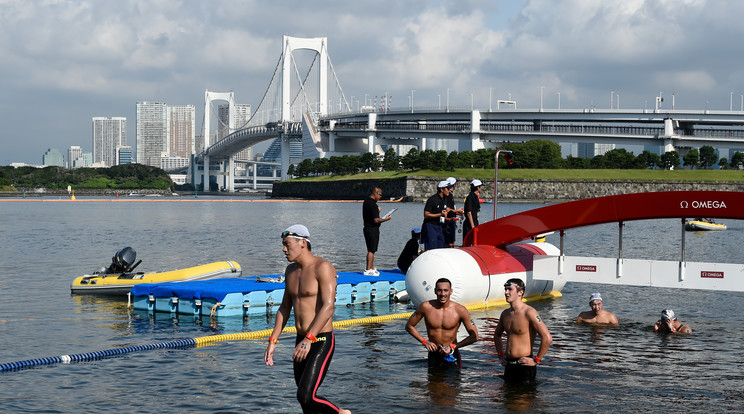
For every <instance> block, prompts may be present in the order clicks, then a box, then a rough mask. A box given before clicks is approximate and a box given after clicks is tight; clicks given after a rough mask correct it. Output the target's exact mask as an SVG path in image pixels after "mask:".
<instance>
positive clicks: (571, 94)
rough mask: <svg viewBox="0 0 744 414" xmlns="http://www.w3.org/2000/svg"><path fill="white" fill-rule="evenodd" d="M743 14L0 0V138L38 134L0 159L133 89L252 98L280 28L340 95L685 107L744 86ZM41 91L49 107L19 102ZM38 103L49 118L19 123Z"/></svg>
mask: <svg viewBox="0 0 744 414" xmlns="http://www.w3.org/2000/svg"><path fill="white" fill-rule="evenodd" d="M742 15H744V2H741V1H736V0H719V1H715V2H711V1H705V0H623V1H600V0H566V1H553V0H525V1H523V2H515V1H511V0H499V1H495V2H482V1H474V0H472V1H462V0H460V1H455V0H438V1H434V2H431V1H425V0H411V1H406V2H398V1H392V0H380V1H375V2H343V1H338V0H326V1H320V2H306V1H298V0H293V1H282V2H261V1H247V0H246V1H241V0H214V1H209V2H195V1H183V0H161V1H150V0H147V1H145V0H54V1H51V0H49V1H27V0H0V54H2V57H3V58H2V59H3V63H2V65H0V88H2V90H3V94H2V97H0V124H2V125H3V126H4V128H3V129H2V132H0V134H2V135H0V144H5V143H7V142H8V141H9V140H11V139H18V137H21V138H22V139H23V140H24V142H32V141H33V140H36V139H38V140H42V139H45V140H47V141H48V142H45V143H44V144H43V145H38V147H35V148H30V149H22V150H23V151H26V153H25V154H26V155H22V156H21V155H20V154H21V153H22V152H16V151H21V150H15V149H13V150H10V151H8V152H5V150H4V154H3V155H4V156H3V157H2V159H0V163H5V162H6V161H8V162H9V161H10V160H14V161H15V160H16V158H18V157H20V158H22V159H19V161H24V160H25V161H28V162H34V161H35V160H37V159H38V158H39V156H38V154H39V153H40V151H43V150H46V148H48V147H51V146H55V144H54V143H55V142H59V143H58V144H56V145H57V146H59V147H62V148H64V147H65V146H68V145H83V146H85V145H86V144H87V143H86V142H80V140H81V138H80V137H81V136H82V137H84V138H83V139H85V137H86V135H85V134H89V132H88V121H87V119H89V117H90V116H94V115H96V116H106V115H108V116H128V117H129V118H131V119H132V125H131V128H130V129H131V130H132V131H133V130H134V125H133V118H134V114H133V108H134V103H135V102H136V101H137V100H143V99H147V100H154V99H157V100H164V101H166V102H176V103H178V104H186V103H191V104H194V105H196V106H197V107H200V106H201V105H202V102H201V100H202V99H203V92H204V89H210V90H215V91H226V90H234V91H235V92H236V99H237V100H238V101H239V102H241V103H252V104H253V105H254V106H255V105H257V104H258V101H259V100H260V99H261V97H262V96H263V93H264V91H265V89H266V88H267V86H268V84H269V81H270V80H271V75H272V73H273V70H274V67H275V65H276V62H277V60H278V58H279V54H280V51H281V37H282V35H284V34H287V35H291V36H296V37H328V45H329V53H330V56H331V59H332V62H333V65H334V67H335V70H336V72H337V74H338V76H339V78H340V82H341V85H342V87H343V88H344V91H345V93H346V95H347V99H350V96H351V95H355V97H356V98H357V99H358V98H359V96H363V95H365V94H367V95H369V96H370V97H372V96H374V95H382V94H383V93H384V92H389V93H390V94H392V95H394V97H395V98H394V105H395V106H405V105H406V99H405V96H407V95H410V93H411V90H412V89H415V90H416V102H417V104H420V105H432V104H433V105H436V103H437V99H441V100H442V103H444V97H445V94H446V91H447V90H448V89H450V91H451V93H452V97H451V100H452V102H453V104H454V105H463V104H465V102H466V101H467V103H468V104H470V94H473V100H474V102H475V104H476V105H477V106H480V107H484V106H486V105H487V103H488V100H489V96H490V95H492V96H493V98H494V99H496V98H506V97H507V94H511V96H512V98H513V99H518V100H519V107H520V108H530V107H532V108H535V107H537V106H538V105H539V100H540V91H541V86H542V87H543V88H542V89H543V92H544V101H545V105H546V106H547V105H548V104H550V105H552V106H556V105H557V94H558V92H560V93H561V106H562V107H563V108H569V107H575V108H582V107H586V106H588V105H590V104H597V102H608V101H609V95H610V91H613V92H614V93H617V94H620V95H621V96H622V102H623V107H642V106H643V103H644V101H647V100H649V99H653V97H654V96H655V95H656V94H658V92H659V91H660V90H663V91H664V92H665V94H671V91H672V90H676V93H677V96H678V97H679V98H678V100H677V101H678V106H680V107H681V106H684V105H687V106H688V107H691V108H700V107H701V106H702V105H703V104H702V103H704V102H706V101H710V105H711V107H712V108H715V107H716V105H717V107H718V108H719V109H724V108H725V109H727V108H728V105H729V96H730V93H731V92H733V93H734V94H735V95H736V96H738V95H740V94H744V70H742V69H741V68H742V67H744V62H743V60H744V55H742V53H741V46H740V42H741V41H740V39H741V38H742V37H744V26H742V25H741V24H740V23H739V21H738V20H739V18H740V16H742ZM299 70H300V72H303V71H304V70H306V69H303V68H299ZM491 88H493V93H491ZM37 102H44V104H45V106H44V107H41V109H39V110H41V111H44V110H45V109H44V108H57V109H56V110H48V112H41V113H36V112H35V111H24V110H22V109H21V108H24V107H28V106H29V105H34V104H35V103H37ZM122 112H124V113H122ZM39 116H43V117H47V118H48V119H49V120H50V121H49V122H48V125H50V126H51V125H54V126H55V128H48V127H46V126H45V125H43V124H42V125H35V126H34V129H33V130H32V129H30V128H28V127H24V125H28V124H29V123H32V122H33V120H34V119H36V118H38V117H39ZM52 118H54V120H52ZM81 119H82V120H85V122H84V123H83V127H79V126H78V125H77V124H79V123H80V122H81V121H80V120H81ZM65 124H69V125H70V128H69V131H68V130H67V128H64V127H62V128H60V127H59V126H60V125H62V126H64V125H65ZM73 125H74V127H73ZM45 128H48V129H49V130H48V131H46V132H43V131H44V129H45ZM80 131H83V132H80ZM28 134H34V136H33V137H30V136H29V135H28ZM37 136H38V137H44V138H37ZM49 137H52V138H49ZM130 140H131V141H133V140H134V136H132V137H130ZM41 147H43V148H41ZM4 148H9V146H7V145H5V146H4ZM11 151H12V152H11ZM6 154H8V155H6ZM14 154H18V155H14ZM28 154H33V155H28Z"/></svg>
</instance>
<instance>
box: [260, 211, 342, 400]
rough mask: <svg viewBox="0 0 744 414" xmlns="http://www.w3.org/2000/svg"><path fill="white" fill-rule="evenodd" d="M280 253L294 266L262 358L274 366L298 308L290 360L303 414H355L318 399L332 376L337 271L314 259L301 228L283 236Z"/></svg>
mask: <svg viewBox="0 0 744 414" xmlns="http://www.w3.org/2000/svg"><path fill="white" fill-rule="evenodd" d="M282 246H283V248H282V251H283V252H284V256H285V257H286V258H287V261H288V262H290V264H289V265H288V266H287V268H286V270H285V271H284V275H285V282H284V283H285V289H284V297H282V304H281V305H280V306H279V310H278V311H277V312H276V323H275V324H274V330H273V332H272V334H271V337H270V338H269V345H268V347H267V348H266V352H265V353H264V361H265V362H266V365H270V366H273V365H274V351H275V350H276V344H277V342H279V335H281V333H282V329H284V325H286V324H287V320H289V315H290V311H291V310H292V309H293V308H294V319H295V327H296V328H297V338H296V339H295V347H294V352H293V353H292V360H293V361H294V377H295V383H296V384H297V400H298V401H299V402H300V406H302V411H303V412H304V413H351V411H349V410H342V409H340V408H338V407H336V406H335V405H334V404H333V403H331V402H330V401H328V400H326V399H325V398H323V397H320V396H318V395H317V394H316V393H317V391H318V387H320V385H321V384H322V383H323V379H324V378H325V376H326V373H327V372H328V366H329V365H330V363H331V358H333V351H334V349H335V347H336V341H335V338H334V335H333V320H332V317H333V308H334V304H335V300H336V299H335V295H336V269H335V268H334V267H333V265H332V264H330V263H329V262H328V261H326V260H325V259H321V258H320V257H316V256H314V255H313V254H312V253H311V248H312V247H311V245H310V232H309V231H308V230H307V227H305V226H303V225H301V224H295V225H293V226H290V227H289V228H287V230H285V231H284V232H282Z"/></svg>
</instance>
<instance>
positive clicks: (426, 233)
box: [421, 223, 444, 250]
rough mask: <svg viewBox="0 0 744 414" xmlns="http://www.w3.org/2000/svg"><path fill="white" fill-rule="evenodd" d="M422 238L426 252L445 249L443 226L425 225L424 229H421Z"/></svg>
mask: <svg viewBox="0 0 744 414" xmlns="http://www.w3.org/2000/svg"><path fill="white" fill-rule="evenodd" d="M421 238H422V239H423V241H424V248H425V249H426V250H431V249H441V248H443V247H444V232H443V231H442V225H441V224H432V223H424V227H423V228H422V229H421Z"/></svg>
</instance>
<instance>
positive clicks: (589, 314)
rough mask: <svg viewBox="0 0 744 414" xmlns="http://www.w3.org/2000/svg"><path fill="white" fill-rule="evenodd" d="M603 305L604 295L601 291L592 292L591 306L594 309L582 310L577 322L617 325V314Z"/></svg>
mask: <svg viewBox="0 0 744 414" xmlns="http://www.w3.org/2000/svg"><path fill="white" fill-rule="evenodd" d="M603 305H604V302H603V301H602V295H600V294H599V292H597V293H592V295H591V296H590V297H589V307H590V308H592V310H590V311H586V312H581V314H579V317H578V318H577V319H576V322H577V323H586V324H590V325H603V326H617V325H618V322H617V316H615V314H614V313H612V312H608V311H606V310H604V309H602V306H603Z"/></svg>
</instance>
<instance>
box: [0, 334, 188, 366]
mask: <svg viewBox="0 0 744 414" xmlns="http://www.w3.org/2000/svg"><path fill="white" fill-rule="evenodd" d="M192 346H196V340H195V339H194V338H186V339H177V340H175V341H170V342H158V343H154V344H145V345H134V346H126V347H123V348H113V349H107V350H104V351H95V352H85V353H82V354H72V355H60V356H53V357H48V358H38V359H27V360H25V361H18V362H9V363H5V364H0V372H4V371H15V370H18V369H23V368H31V367H34V366H37V365H50V364H58V363H65V364H66V363H70V362H82V361H94V360H97V359H103V358H108V357H112V356H116V355H123V354H128V353H130V352H137V351H149V350H152V349H173V348H188V347H192Z"/></svg>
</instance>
